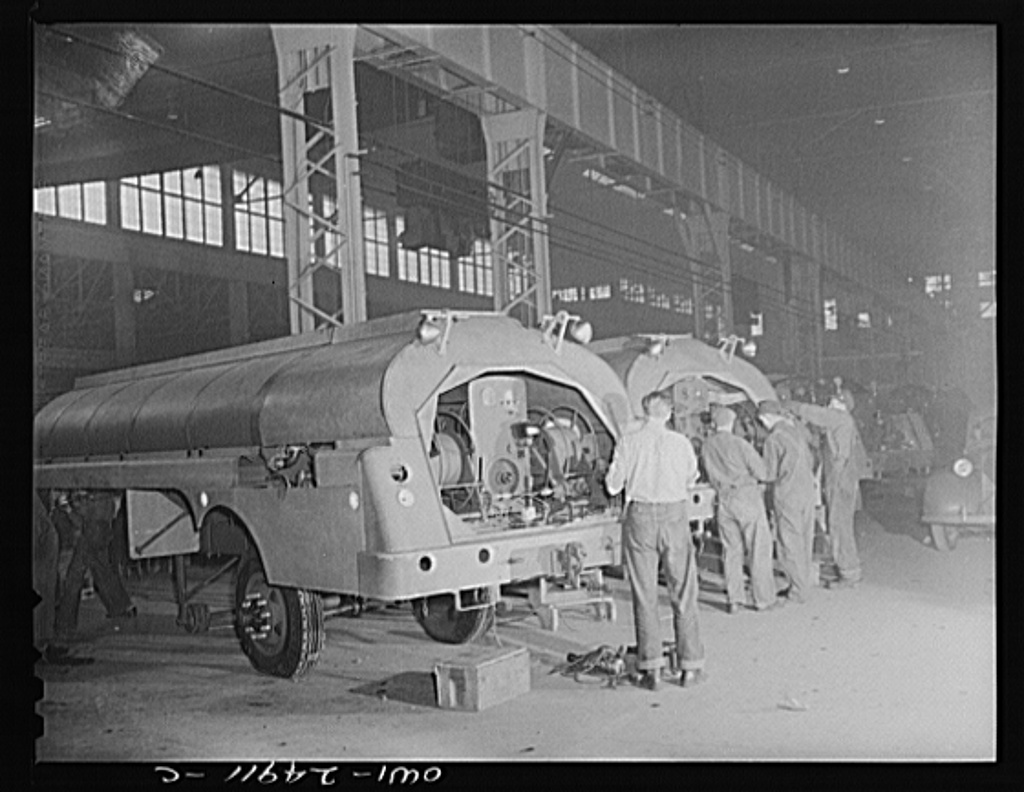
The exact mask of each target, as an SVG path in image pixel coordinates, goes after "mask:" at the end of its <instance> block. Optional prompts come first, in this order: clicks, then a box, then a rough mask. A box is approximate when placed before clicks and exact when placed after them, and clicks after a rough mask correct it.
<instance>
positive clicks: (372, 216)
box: [363, 206, 389, 278]
mask: <svg viewBox="0 0 1024 792" xmlns="http://www.w3.org/2000/svg"><path fill="white" fill-rule="evenodd" d="M363 256H364V259H365V264H364V266H365V269H366V272H367V273H368V274H370V275H379V276H380V277H382V278H386V277H388V273H389V269H388V216H387V213H386V212H384V211H382V210H380V209H374V208H373V207H372V206H364V207H363Z"/></svg>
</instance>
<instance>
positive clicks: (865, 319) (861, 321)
mask: <svg viewBox="0 0 1024 792" xmlns="http://www.w3.org/2000/svg"><path fill="white" fill-rule="evenodd" d="M857 327H858V328H860V329H861V330H870V329H871V314H870V313H868V312H867V311H861V312H860V313H858V314H857Z"/></svg>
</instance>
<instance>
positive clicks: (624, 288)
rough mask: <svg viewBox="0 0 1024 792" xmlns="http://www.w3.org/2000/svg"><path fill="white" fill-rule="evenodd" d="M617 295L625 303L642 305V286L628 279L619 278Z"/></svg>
mask: <svg viewBox="0 0 1024 792" xmlns="http://www.w3.org/2000/svg"><path fill="white" fill-rule="evenodd" d="M619 294H621V295H622V299H623V300H625V301H626V302H635V303H642V302H643V301H644V285H643V284H642V283H637V282H636V281H631V280H630V279H629V278H620V279H619Z"/></svg>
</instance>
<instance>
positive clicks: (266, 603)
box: [235, 552, 324, 679]
mask: <svg viewBox="0 0 1024 792" xmlns="http://www.w3.org/2000/svg"><path fill="white" fill-rule="evenodd" d="M235 634H236V635H237V636H238V640H239V642H240V643H241V644H242V651H243V652H244V653H245V656H246V657H248V658H249V662H250V663H252V667H253V668H255V669H256V670H257V671H259V672H260V673H261V674H269V675H270V676H277V677H283V678H285V679H298V678H299V677H301V676H303V675H304V674H306V673H308V672H309V671H311V670H312V669H313V667H314V666H315V665H316V664H317V661H319V659H320V651H321V650H322V649H323V646H324V610H323V601H322V600H321V599H320V595H319V594H315V593H313V592H311V591H306V590H304V589H293V588H283V587H279V586H271V585H270V584H269V583H267V579H266V575H265V573H264V570H263V564H262V562H261V561H260V559H259V557H258V556H257V555H256V554H255V553H251V552H250V553H247V554H246V556H245V558H243V559H242V563H241V565H240V567H239V570H238V579H237V583H236V586H235Z"/></svg>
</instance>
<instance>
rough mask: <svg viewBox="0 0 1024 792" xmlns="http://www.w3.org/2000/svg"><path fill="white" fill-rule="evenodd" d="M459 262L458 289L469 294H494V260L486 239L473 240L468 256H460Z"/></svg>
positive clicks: (489, 244)
mask: <svg viewBox="0 0 1024 792" xmlns="http://www.w3.org/2000/svg"><path fill="white" fill-rule="evenodd" d="M458 264H459V291H463V292H469V293H470V294H484V295H487V296H493V295H494V260H493V259H492V258H491V243H490V242H488V241H487V240H486V239H477V240H474V242H473V250H472V251H470V254H469V255H468V256H461V257H460V258H459V259H458Z"/></svg>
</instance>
